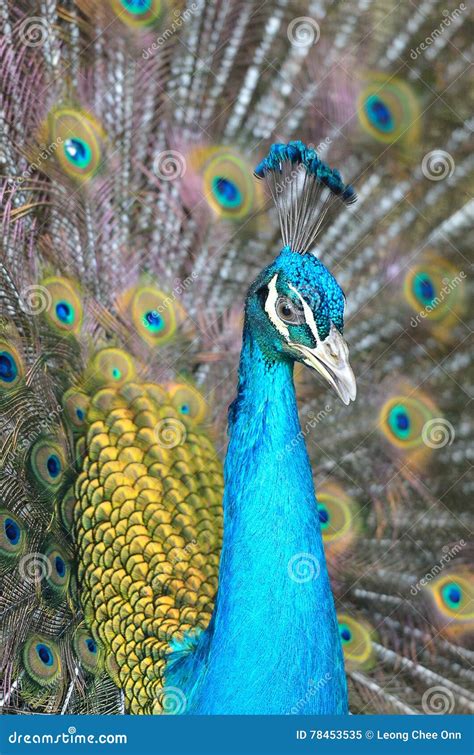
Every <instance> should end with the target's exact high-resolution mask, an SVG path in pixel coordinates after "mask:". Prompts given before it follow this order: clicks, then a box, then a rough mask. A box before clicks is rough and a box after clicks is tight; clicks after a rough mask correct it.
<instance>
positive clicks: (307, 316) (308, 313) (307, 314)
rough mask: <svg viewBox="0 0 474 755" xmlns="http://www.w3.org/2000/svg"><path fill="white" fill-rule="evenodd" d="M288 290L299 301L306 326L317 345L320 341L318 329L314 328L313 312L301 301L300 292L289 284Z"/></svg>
mask: <svg viewBox="0 0 474 755" xmlns="http://www.w3.org/2000/svg"><path fill="white" fill-rule="evenodd" d="M289 288H290V289H291V290H292V291H293V293H295V294H296V296H297V297H298V299H299V300H300V302H301V304H302V306H303V313H304V317H305V320H306V325H307V326H308V328H309V329H310V331H311V333H312V334H313V337H314V338H315V340H316V343H318V342H319V340H320V339H319V336H318V328H317V327H316V321H315V319H314V315H313V310H312V309H311V307H310V306H309V304H307V303H306V301H305V300H304V299H303V297H302V296H301V294H300V292H299V291H298V290H297V289H296V288H295V287H294V286H292V285H291V283H290V284H289Z"/></svg>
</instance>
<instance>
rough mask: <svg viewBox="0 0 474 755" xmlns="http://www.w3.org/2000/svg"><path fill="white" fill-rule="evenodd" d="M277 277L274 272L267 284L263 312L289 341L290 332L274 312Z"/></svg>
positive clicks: (276, 295) (276, 296) (276, 297)
mask: <svg viewBox="0 0 474 755" xmlns="http://www.w3.org/2000/svg"><path fill="white" fill-rule="evenodd" d="M277 278H278V273H276V274H275V275H274V276H273V278H272V279H271V281H270V283H269V284H268V296H267V300H266V302H265V312H266V313H267V315H268V317H269V318H270V321H271V323H272V324H273V325H274V326H275V328H276V329H277V330H278V332H279V333H280V335H282V336H283V337H284V338H286V340H287V341H288V342H289V340H290V334H289V332H288V327H287V326H286V325H285V323H284V322H283V321H282V320H281V319H280V318H279V317H278V315H277V312H276V301H277V299H278V296H279V294H278V291H277V287H276V282H277Z"/></svg>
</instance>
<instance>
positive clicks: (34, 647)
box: [23, 634, 61, 687]
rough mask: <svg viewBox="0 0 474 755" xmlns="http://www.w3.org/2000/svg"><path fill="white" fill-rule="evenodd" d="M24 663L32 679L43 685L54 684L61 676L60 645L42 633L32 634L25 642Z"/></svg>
mask: <svg viewBox="0 0 474 755" xmlns="http://www.w3.org/2000/svg"><path fill="white" fill-rule="evenodd" d="M23 663H24V666H25V670H26V673H27V674H28V676H29V677H30V679H31V680H32V681H34V682H35V683H36V684H38V685H39V686H41V687H47V686H52V685H54V684H55V683H56V682H57V681H58V679H59V678H60V676H61V657H60V653H59V649H58V646H57V645H56V643H55V642H54V641H53V640H51V639H49V638H45V637H42V636H41V635H36V634H35V635H32V636H31V637H29V638H28V639H27V641H26V642H25V645H24V647H23Z"/></svg>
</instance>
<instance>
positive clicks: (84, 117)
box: [40, 107, 106, 183]
mask: <svg viewBox="0 0 474 755" xmlns="http://www.w3.org/2000/svg"><path fill="white" fill-rule="evenodd" d="M40 141H41V142H42V143H43V144H44V145H54V146H55V149H54V152H53V153H52V154H53V157H52V159H53V160H54V161H55V163H56V165H57V166H58V167H59V168H60V170H61V171H62V173H63V174H64V175H66V176H68V177H69V178H71V179H73V180H75V181H77V182H79V183H82V182H85V181H88V180H90V179H91V178H93V177H94V176H96V175H97V173H98V172H99V171H100V169H101V167H102V164H103V161H104V158H105V143H106V137H105V132H104V130H103V129H102V126H101V125H100V124H99V122H98V121H97V119H96V118H94V116H93V115H92V114H91V113H89V112H87V111H86V110H82V109H80V108H74V107H57V108H54V109H53V110H51V112H50V113H49V114H48V116H47V119H46V122H45V124H44V125H43V127H42V129H41V131H40Z"/></svg>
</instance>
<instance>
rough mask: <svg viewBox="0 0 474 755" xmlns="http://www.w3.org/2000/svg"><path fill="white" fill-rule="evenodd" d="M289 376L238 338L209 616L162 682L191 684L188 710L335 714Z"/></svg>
mask: <svg viewBox="0 0 474 755" xmlns="http://www.w3.org/2000/svg"><path fill="white" fill-rule="evenodd" d="M292 372H293V365H292V363H290V362H288V361H277V362H274V363H272V364H269V363H268V362H266V360H265V358H264V356H263V354H262V352H261V351H260V348H259V347H258V345H257V344H256V342H255V341H254V340H253V338H252V336H251V334H250V333H249V332H248V330H247V328H246V329H245V330H244V343H243V349H242V354H241V360H240V369H239V386H238V395H237V398H236V400H235V402H234V404H233V405H232V407H231V410H230V418H229V432H230V441H229V448H228V451H227V458H226V462H225V493H224V541H223V547H222V555H221V563H220V573H219V591H218V595H217V600H216V606H215V611H214V615H213V618H212V621H211V624H210V626H209V628H208V630H207V631H206V632H205V633H204V635H203V637H202V638H201V641H200V642H199V644H198V647H197V650H196V652H195V653H194V654H193V656H194V659H195V662H196V663H197V665H196V666H195V668H194V672H198V673H197V674H196V676H194V673H191V669H190V668H188V670H187V673H185V674H183V676H181V675H177V676H176V677H175V678H174V680H173V679H171V681H170V680H168V681H167V683H168V684H169V683H178V682H179V681H180V678H179V677H181V683H185V679H187V680H190V679H192V678H193V676H194V680H195V682H196V683H195V684H193V689H188V692H189V694H190V696H191V700H190V709H189V710H188V712H190V713H260V714H266V713H275V714H279V713H281V714H284V713H290V712H291V711H292V709H294V708H295V707H297V706H299V707H298V712H299V713H302V714H309V713H343V712H346V710H347V702H346V686H345V676H344V668H343V660H342V652H341V647H340V640H339V633H338V628H337V621H336V615H335V610H334V603H333V598H332V594H331V589H330V584H329V578H328V574H327V570H326V563H325V559H324V551H323V545H322V538H321V532H320V526H319V519H318V513H317V507H316V499H315V494H314V487H313V481H312V473H311V467H310V464H309V459H308V455H307V453H306V448H305V444H304V440H303V436H302V433H301V427H300V424H299V420H298V412H297V406H296V397H295V391H294V386H293V375H292ZM305 566H306V567H308V568H307V569H305ZM311 572H314V575H313V577H314V578H311ZM203 668H206V673H205V674H202V675H200V674H199V669H201V670H202V669H203ZM176 670H178V669H176ZM301 701H304V702H303V703H302V702H301ZM293 712H294V710H293Z"/></svg>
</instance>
